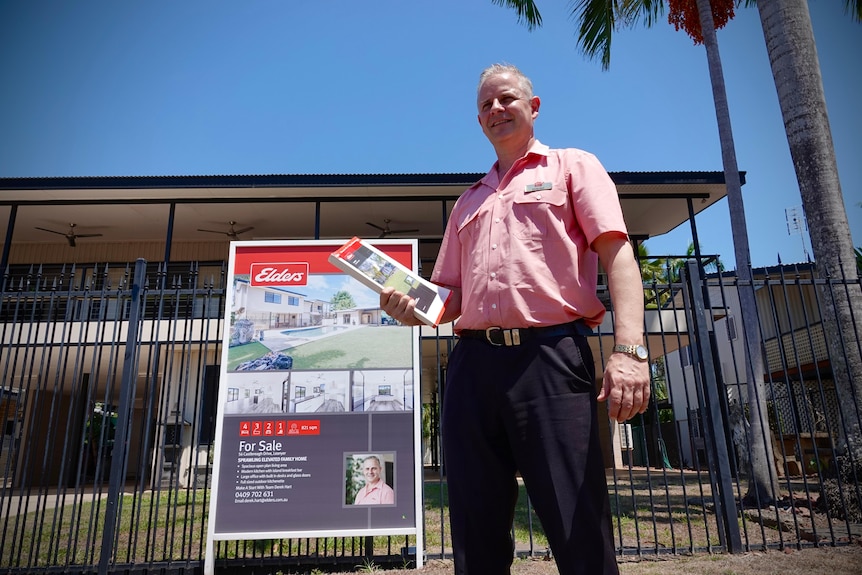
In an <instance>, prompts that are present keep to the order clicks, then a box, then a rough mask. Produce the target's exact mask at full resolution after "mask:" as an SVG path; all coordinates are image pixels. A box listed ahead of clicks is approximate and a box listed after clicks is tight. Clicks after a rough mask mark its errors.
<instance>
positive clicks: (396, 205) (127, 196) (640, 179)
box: [0, 171, 745, 243]
mask: <svg viewBox="0 0 862 575" xmlns="http://www.w3.org/2000/svg"><path fill="white" fill-rule="evenodd" d="M483 175H484V173H479V172H476V173H425V174H264V175H185V176H182V175H179V176H170V175H164V176H80V177H78V176H76V177H45V178H41V177H39V178H0V232H2V231H5V227H6V226H7V222H8V221H9V220H10V217H9V216H10V214H11V210H12V208H13V206H15V209H16V210H17V213H16V215H15V232H14V238H13V241H14V242H34V243H37V242H38V243H47V242H63V241H64V239H63V238H62V237H61V236H60V235H56V234H55V235H52V234H49V233H46V232H45V231H44V230H45V229H48V230H58V231H68V230H69V224H70V223H74V224H76V228H75V229H76V231H77V232H78V233H98V234H101V236H99V237H100V239H99V240H96V241H99V242H102V241H104V242H111V241H126V242H127V241H147V240H149V241H163V240H164V238H165V237H166V234H167V233H168V230H167V229H166V228H167V222H168V219H169V214H170V213H173V215H174V220H173V225H172V227H171V229H170V235H171V238H172V241H227V240H229V239H230V238H229V237H227V233H226V232H227V231H228V230H229V226H228V223H229V222H236V223H237V229H242V228H246V227H251V228H253V230H250V231H249V232H247V233H246V234H244V235H243V236H242V237H241V238H240V239H262V240H269V239H275V238H285V237H290V238H294V239H311V238H315V237H320V238H336V237H338V238H344V237H351V236H353V235H361V236H371V237H373V236H375V235H376V234H377V229H382V228H384V227H385V226H384V223H385V221H386V220H389V221H390V222H391V228H392V229H393V230H398V229H410V230H418V231H416V232H410V235H409V236H408V235H401V236H396V237H418V238H420V239H421V238H430V239H433V238H439V237H440V236H441V235H442V221H443V220H444V216H445V214H446V213H448V210H449V209H451V206H452V203H454V201H455V200H456V199H457V198H458V196H459V195H460V194H461V193H462V192H463V191H464V189H465V188H467V187H468V186H470V185H472V184H473V183H474V182H475V181H477V180H478V179H480V178H481V177H482V176H483ZM610 176H611V178H612V179H613V181H614V182H615V183H616V185H617V189H618V192H619V195H620V199H621V203H622V206H623V212H624V214H625V217H626V221H627V222H628V225H629V231H630V233H631V235H632V236H635V237H639V238H647V237H651V236H655V235H660V234H663V233H666V232H668V231H670V230H672V229H673V228H675V227H677V226H679V225H680V224H682V223H684V222H686V221H687V220H688V217H689V207H688V201H689V200H690V201H691V203H692V209H693V211H694V213H699V212H700V211H702V210H704V209H706V208H708V207H709V206H711V205H712V204H714V203H715V202H717V201H719V200H720V199H721V198H723V197H724V196H725V194H726V188H725V185H724V174H723V173H722V172H704V171H691V172H675V171H673V172H672V171H662V172H611V173H610ZM740 176H741V178H742V180H743V181H744V178H745V174H744V172H742V173H741V174H740ZM369 226H374V228H371V227H369ZM38 228H43V229H42V230H40V229H38ZM202 229H203V230H216V231H218V230H225V231H224V232H222V234H223V235H217V234H213V233H209V232H204V231H201V230H202ZM89 241H93V240H89Z"/></svg>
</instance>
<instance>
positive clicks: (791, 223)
mask: <svg viewBox="0 0 862 575" xmlns="http://www.w3.org/2000/svg"><path fill="white" fill-rule="evenodd" d="M784 219H785V220H787V235H789V236H792V235H794V234H799V238H800V240H801V241H802V253H803V254H805V259H806V260H808V261H809V262H810V261H811V256H810V255H809V254H808V248H807V247H806V246H805V234H807V233H808V221H807V220H806V219H805V212H804V211H803V210H802V207H801V206H797V207H793V208H785V209H784Z"/></svg>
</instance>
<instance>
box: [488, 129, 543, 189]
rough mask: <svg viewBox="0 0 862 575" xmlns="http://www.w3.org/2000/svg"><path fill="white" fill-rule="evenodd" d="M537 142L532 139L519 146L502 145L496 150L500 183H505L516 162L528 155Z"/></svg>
mask: <svg viewBox="0 0 862 575" xmlns="http://www.w3.org/2000/svg"><path fill="white" fill-rule="evenodd" d="M535 141H536V138H534V137H530V139H529V140H527V142H526V143H524V144H521V145H519V146H503V145H501V146H500V147H499V148H495V151H496V152H497V175H498V176H499V178H500V181H503V178H504V177H505V176H506V173H507V172H508V171H509V169H510V168H511V167H512V166H513V165H515V162H517V161H518V160H520V159H521V158H523V157H524V156H526V155H527V152H528V151H529V150H530V148H532V147H533V142H535Z"/></svg>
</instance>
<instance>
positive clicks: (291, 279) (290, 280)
mask: <svg viewBox="0 0 862 575" xmlns="http://www.w3.org/2000/svg"><path fill="white" fill-rule="evenodd" d="M250 283H251V285H253V286H269V287H276V286H304V285H306V284H307V283H308V262H289V263H271V262H269V263H265V264H251V281H250Z"/></svg>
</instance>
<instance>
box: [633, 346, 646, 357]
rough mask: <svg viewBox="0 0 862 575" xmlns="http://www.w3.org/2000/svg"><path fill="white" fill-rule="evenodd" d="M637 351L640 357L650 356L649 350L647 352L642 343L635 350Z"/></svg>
mask: <svg viewBox="0 0 862 575" xmlns="http://www.w3.org/2000/svg"><path fill="white" fill-rule="evenodd" d="M635 353H636V354H637V356H638V359H643V360H646V359H648V358H649V352H647V350H646V348H645V347H644V346H642V345H639V346H638V347H637V349H636V350H635Z"/></svg>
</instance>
